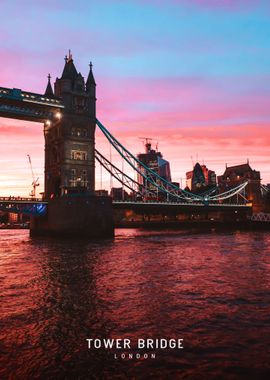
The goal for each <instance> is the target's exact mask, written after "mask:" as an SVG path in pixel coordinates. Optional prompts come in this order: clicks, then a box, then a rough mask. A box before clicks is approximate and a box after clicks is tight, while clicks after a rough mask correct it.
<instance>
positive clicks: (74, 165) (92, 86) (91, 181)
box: [44, 52, 96, 199]
mask: <svg viewBox="0 0 270 380" xmlns="http://www.w3.org/2000/svg"><path fill="white" fill-rule="evenodd" d="M45 95H46V96H47V97H51V98H54V97H56V98H60V99H61V100H62V102H63V104H64V112H63V113H60V112H59V113H57V117H56V118H55V119H53V120H48V121H46V122H45V123H44V137H45V198H46V199H51V198H54V197H59V196H61V195H64V194H69V193H82V192H87V193H88V194H93V193H94V190H95V158H94V141H95V125H96V83H95V79H94V75H93V71H92V63H90V70H89V74H88V78H87V80H86V83H85V80H84V77H83V76H82V75H81V73H78V72H77V69H76V67H75V65H74V62H73V59H72V55H71V53H70V52H69V56H68V57H67V56H66V57H65V66H64V70H63V73H62V76H61V78H56V81H55V84H54V93H53V90H52V86H51V82H50V75H49V76H48V85H47V88H46V91H45Z"/></svg>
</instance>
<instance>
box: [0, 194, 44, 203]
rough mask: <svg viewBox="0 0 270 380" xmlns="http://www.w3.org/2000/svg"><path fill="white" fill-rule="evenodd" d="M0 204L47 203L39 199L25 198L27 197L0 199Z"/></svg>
mask: <svg viewBox="0 0 270 380" xmlns="http://www.w3.org/2000/svg"><path fill="white" fill-rule="evenodd" d="M0 202H10V203H13V202H26V203H37V202H38V203H47V202H46V201H44V200H43V199H41V198H27V197H19V196H18V197H16V196H9V197H0Z"/></svg>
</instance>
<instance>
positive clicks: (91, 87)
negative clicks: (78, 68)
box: [86, 62, 96, 96]
mask: <svg viewBox="0 0 270 380" xmlns="http://www.w3.org/2000/svg"><path fill="white" fill-rule="evenodd" d="M89 67H90V70H89V74H88V78H87V81H86V91H87V92H88V93H89V94H90V95H92V96H95V94H96V82H95V78H94V74H93V64H92V62H90V64H89Z"/></svg>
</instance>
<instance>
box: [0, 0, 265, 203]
mask: <svg viewBox="0 0 270 380" xmlns="http://www.w3.org/2000/svg"><path fill="white" fill-rule="evenodd" d="M85 3H86V2H84V1H80V0H78V2H77V4H76V6H74V3H73V2H71V1H69V0H67V1H66V2H65V4H64V3H60V2H59V4H58V5H57V7H56V6H55V2H53V1H48V2H46V4H45V3H44V4H41V3H40V4H37V2H33V1H32V0H26V2H25V3H24V5H23V6H22V4H21V2H19V1H17V2H16V1H14V2H12V4H11V3H6V4H5V5H4V9H3V11H4V14H5V16H6V17H5V18H3V20H2V24H1V33H0V42H1V48H0V54H1V60H0V86H2V87H10V88H13V87H15V88H21V89H24V90H29V91H33V92H38V93H43V91H44V90H45V87H46V77H47V75H48V73H49V72H50V73H51V75H52V78H53V81H54V80H55V78H56V77H57V76H60V75H61V73H62V69H63V65H64V60H63V58H64V55H65V54H66V53H67V51H68V49H69V48H71V49H72V52H73V56H74V62H75V65H76V67H77V69H78V71H81V72H82V74H83V75H84V76H87V74H88V63H89V61H90V60H93V62H94V74H95V78H96V82H97V98H98V101H97V116H98V118H99V119H100V121H101V122H102V123H103V124H104V125H105V126H106V127H107V128H108V129H109V130H110V131H111V132H112V133H113V134H114V135H115V137H116V138H117V139H119V140H120V142H122V143H123V144H124V145H125V146H126V147H127V148H128V149H129V150H130V151H131V152H132V153H133V154H137V153H139V152H141V151H142V150H143V146H142V142H141V141H140V140H139V137H150V138H153V144H154V145H155V144H156V141H158V143H159V149H160V151H161V152H162V153H163V155H164V158H165V159H167V160H169V161H170V163H171V171H172V177H173V180H174V181H180V179H181V178H182V184H183V186H184V185H185V180H184V179H185V173H186V171H189V170H191V169H192V159H191V156H192V157H193V161H196V158H198V160H199V162H200V163H202V162H203V161H204V163H205V164H206V165H207V166H208V167H209V169H212V170H215V171H216V173H217V174H218V175H219V174H222V173H223V171H224V168H225V164H226V163H228V165H235V164H241V163H243V162H246V160H247V158H249V161H250V164H251V167H252V168H254V169H256V170H260V171H261V176H262V180H263V183H270V165H269V161H270V158H269V146H270V107H269V104H270V70H269V68H270V63H269V62H270V54H269V53H270V46H269V41H270V39H269V33H270V28H269V25H270V23H269V16H270V12H269V5H267V4H266V2H264V1H263V0H262V1H261V0H259V1H253V0H249V1H244V0H238V1H232V0H223V1H219V2H218V1H214V0H192V1H187V0H182V1H180V0H179V1H176V0H168V2H163V1H154V0H145V1H144V0H141V1H138V2H135V1H132V0H130V1H127V2H120V1H119V2H118V1H117V2H111V1H110V0H101V1H100V2H98V4H96V3H95V7H93V6H92V5H91V4H92V3H91V2H90V3H91V4H90V3H89V4H87V5H86V4H85ZM165 3H166V4H165ZM265 4H266V5H265ZM101 16H102V17H101ZM10 20H12V27H11V23H10ZM25 20H27V24H26V22H25ZM101 20H102V22H101ZM90 21H91V22H90ZM97 148H98V149H99V150H101V151H102V152H103V153H109V147H108V145H107V143H106V142H105V139H104V137H103V138H102V136H101V135H100V132H97ZM0 149H1V153H2V154H1V157H0V167H1V170H0V195H8V196H9V195H28V194H29V192H30V190H31V182H32V178H31V172H30V168H29V164H28V161H27V154H30V155H31V157H32V161H33V166H34V170H35V173H36V174H37V176H39V177H40V189H39V190H40V191H42V187H43V166H44V162H43V152H44V141H43V126H42V125H41V124H36V123H32V122H22V121H17V120H9V119H3V118H0ZM114 158H115V160H116V163H117V162H119V158H117V157H116V156H115V157H114ZM126 170H128V169H126ZM99 176H100V170H99V167H97V176H96V177H97V178H96V179H97V181H96V182H97V186H96V187H97V188H99V186H100V178H99ZM108 183H109V178H108V176H107V177H106V178H104V179H103V182H102V185H103V186H108ZM114 185H115V186H117V184H116V183H114Z"/></svg>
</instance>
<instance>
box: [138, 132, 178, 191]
mask: <svg viewBox="0 0 270 380" xmlns="http://www.w3.org/2000/svg"><path fill="white" fill-rule="evenodd" d="M147 140H148V139H147ZM138 159H139V160H140V161H141V162H142V163H143V164H144V165H146V166H147V167H149V168H150V169H152V170H153V171H154V172H156V173H158V174H159V175H160V176H161V177H162V178H164V179H165V180H166V181H168V182H171V170H170V163H169V162H168V161H167V160H165V159H164V158H163V156H162V154H161V152H158V151H157V150H155V149H152V147H151V143H150V142H149V141H146V144H145V153H140V154H139V155H138ZM139 169H140V171H141V172H142V173H144V174H145V176H146V177H147V178H151V174H149V173H148V172H147V171H146V170H145V169H144V168H143V167H141V166H140V167H139ZM155 181H156V182H157V183H160V180H157V179H156V178H155ZM138 182H139V183H140V184H141V185H143V187H145V188H147V189H148V190H149V191H152V192H156V191H157V188H156V187H155V186H154V185H152V184H151V183H150V182H148V180H147V179H145V178H144V177H143V176H142V175H140V174H139V175H138Z"/></svg>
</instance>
